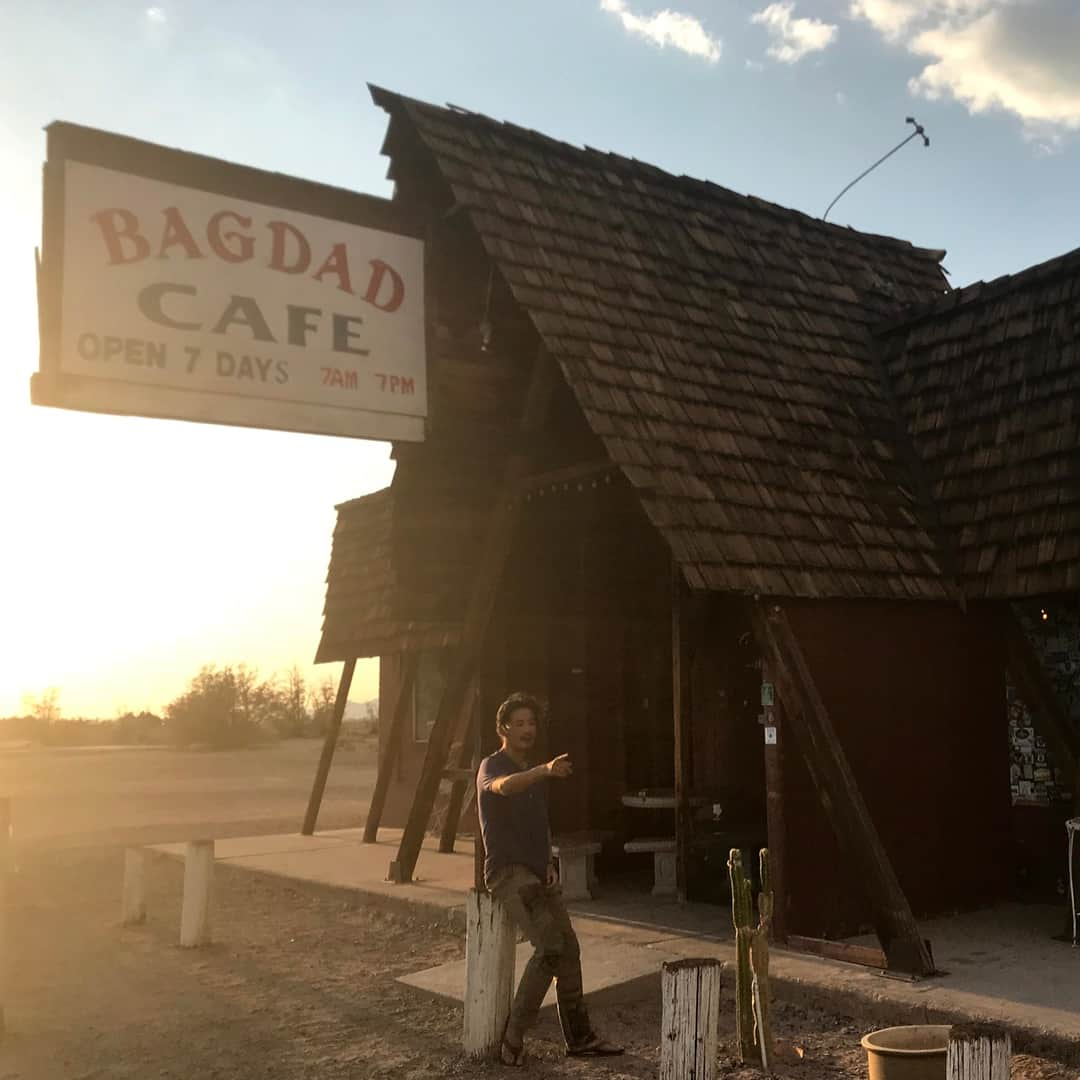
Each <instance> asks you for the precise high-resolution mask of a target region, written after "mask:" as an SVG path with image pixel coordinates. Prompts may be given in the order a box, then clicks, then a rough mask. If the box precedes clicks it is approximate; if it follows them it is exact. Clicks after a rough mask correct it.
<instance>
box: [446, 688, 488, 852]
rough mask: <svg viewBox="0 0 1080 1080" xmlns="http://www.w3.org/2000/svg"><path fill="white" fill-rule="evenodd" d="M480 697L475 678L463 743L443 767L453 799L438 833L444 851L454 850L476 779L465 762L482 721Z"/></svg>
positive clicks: (470, 754)
mask: <svg viewBox="0 0 1080 1080" xmlns="http://www.w3.org/2000/svg"><path fill="white" fill-rule="evenodd" d="M477 698H478V690H477V686H476V681H475V680H473V685H472V687H471V688H470V690H469V693H468V694H466V695H465V703H466V704H465V707H466V709H468V713H469V715H468V718H467V720H466V722H465V732H464V734H463V735H462V738H461V745H460V747H459V748H458V752H457V756H456V760H455V761H454V764H453V765H452V766H451V767H450V768H449V769H444V770H443V777H444V778H446V779H449V780H452V781H453V783H452V784H451V787H450V801H449V803H447V806H446V820H445V821H444V822H443V827H442V835H441V836H440V837H439V850H440V851H441V852H443V853H444V854H449V853H450V852H452V851H453V850H454V841H455V840H457V831H458V823H459V822H460V821H461V808H462V806H463V805H464V803H465V795H466V793H467V790H468V787H469V784H470V783H471V782H475V776H476V772H475V770H474V769H470V768H467V767H466V766H465V762H467V761H471V760H472V756H473V746H474V744H475V742H476V725H477V724H478V723H479V713H480V708H479V702H478V701H477Z"/></svg>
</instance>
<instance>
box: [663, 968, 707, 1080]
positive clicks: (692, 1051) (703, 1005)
mask: <svg viewBox="0 0 1080 1080" xmlns="http://www.w3.org/2000/svg"><path fill="white" fill-rule="evenodd" d="M720 972H721V964H720V961H719V960H714V959H706V960H675V961H668V962H667V963H665V964H664V965H663V967H662V968H661V994H662V1001H663V1016H662V1019H661V1021H660V1025H661V1026H660V1080H713V1077H714V1076H715V1075H716V1038H717V1026H718V1024H719V1021H720Z"/></svg>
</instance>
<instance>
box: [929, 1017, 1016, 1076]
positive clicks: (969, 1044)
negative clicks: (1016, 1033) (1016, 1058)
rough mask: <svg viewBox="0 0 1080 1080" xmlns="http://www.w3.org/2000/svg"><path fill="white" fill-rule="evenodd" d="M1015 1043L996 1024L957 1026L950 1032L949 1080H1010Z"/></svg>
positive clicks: (946, 1063)
mask: <svg viewBox="0 0 1080 1080" xmlns="http://www.w3.org/2000/svg"><path fill="white" fill-rule="evenodd" d="M1011 1056H1012V1044H1011V1040H1010V1039H1009V1033H1008V1032H1007V1031H1006V1030H1005V1029H1004V1028H1001V1027H997V1026H996V1025H994V1024H956V1025H955V1026H954V1027H953V1028H952V1030H951V1031H950V1032H949V1051H948V1054H947V1055H946V1058H945V1080H1009V1068H1010V1066H1009V1060H1010V1058H1011Z"/></svg>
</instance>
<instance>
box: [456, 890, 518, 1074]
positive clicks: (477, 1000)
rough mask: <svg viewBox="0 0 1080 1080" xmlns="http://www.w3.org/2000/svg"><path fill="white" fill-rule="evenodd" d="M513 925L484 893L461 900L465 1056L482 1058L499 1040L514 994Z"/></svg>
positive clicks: (499, 904) (490, 1051)
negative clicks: (463, 954)
mask: <svg viewBox="0 0 1080 1080" xmlns="http://www.w3.org/2000/svg"><path fill="white" fill-rule="evenodd" d="M516 938H517V935H516V934H515V932H514V925H513V923H512V922H511V921H510V916H509V915H508V914H507V912H506V908H505V906H504V905H503V904H502V903H500V902H499V901H498V900H496V899H495V898H494V897H493V896H491V894H490V893H483V892H478V891H477V890H476V889H471V890H470V891H469V895H468V898H467V899H466V901H465V1025H464V1032H463V1036H462V1044H463V1047H464V1050H465V1053H466V1054H468V1055H469V1056H470V1057H474V1058H481V1057H488V1056H491V1055H493V1054H494V1053H495V1051H496V1050H497V1049H498V1047H499V1044H500V1042H501V1041H502V1035H503V1029H504V1028H505V1026H506V1019H507V1017H508V1016H509V1015H510V1002H511V1001H512V1000H513V996H514V947H515V945H516V944H517V940H516Z"/></svg>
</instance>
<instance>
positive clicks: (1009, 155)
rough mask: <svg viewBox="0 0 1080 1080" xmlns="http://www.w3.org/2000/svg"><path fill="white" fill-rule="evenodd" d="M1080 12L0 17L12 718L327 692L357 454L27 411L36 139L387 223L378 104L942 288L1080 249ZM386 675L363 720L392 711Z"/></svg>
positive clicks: (2, 469) (356, 693)
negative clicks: (360, 197)
mask: <svg viewBox="0 0 1080 1080" xmlns="http://www.w3.org/2000/svg"><path fill="white" fill-rule="evenodd" d="M1077 55H1080V6H1078V5H1077V4H1076V0H793V2H778V3H765V2H764V0H751V2H742V0H726V2H716V0H674V2H673V4H672V5H671V6H668V7H665V6H662V5H660V4H656V3H653V2H651V0H545V2H544V3H534V2H528V0H513V2H507V0H458V2H457V3H453V4H451V3H447V2H445V0H444V2H437V0H386V2H383V0H351V2H348V3H344V2H341V3H326V2H319V0H309V2H308V3H307V4H305V5H302V6H298V5H294V4H272V3H266V2H265V0H263V2H262V3H259V4H255V3H248V2H246V0H233V2H222V0H216V2H214V3H210V2H206V0H160V2H154V3H150V4H147V3H145V2H143V3H136V2H119V0H97V2H95V3H93V4H87V3H84V2H81V0H72V2H67V3H65V2H60V0H36V2H34V3H30V2H28V0H0V195H2V198H0V240H2V243H0V290H2V294H3V298H4V299H3V308H4V312H5V318H4V331H5V332H4V346H5V347H4V349H3V352H2V354H0V506H2V507H3V508H4V518H3V526H2V528H0V715H8V714H11V713H16V712H20V711H22V709H23V707H24V705H25V703H26V701H27V697H28V695H31V696H34V695H40V694H41V693H42V692H44V691H45V690H46V689H48V688H52V687H55V688H56V689H58V691H59V703H60V707H61V709H62V711H63V713H64V714H65V715H69V716H76V715H85V716H100V717H108V716H112V715H115V714H116V713H117V712H119V711H124V710H126V709H135V710H138V709H142V708H151V709H155V710H157V709H161V708H162V707H163V706H164V705H165V704H166V703H167V702H169V701H170V700H172V699H173V698H174V697H176V696H177V694H179V693H180V692H181V691H182V690H183V688H184V687H185V686H186V684H187V682H188V680H189V679H190V678H191V676H192V675H194V674H195V672H196V671H197V670H198V668H199V667H201V666H202V665H203V664H207V663H215V664H218V665H222V664H230V663H231V664H236V663H247V664H248V665H250V666H252V667H255V668H257V669H258V670H259V671H260V673H262V674H263V675H265V676H270V675H273V674H274V673H275V672H284V671H285V670H286V669H288V668H289V667H291V666H292V665H293V664H294V663H295V664H298V665H300V666H301V668H302V669H303V670H304V671H305V672H306V673H307V674H308V675H309V676H310V677H311V678H312V679H314V680H321V679H323V678H325V677H327V676H330V677H332V678H334V679H336V678H337V676H338V673H339V670H340V665H336V664H332V665H320V666H319V667H318V668H316V667H314V666H312V664H311V661H312V658H313V657H314V653H315V649H316V647H317V644H318V636H319V630H320V625H321V611H322V602H323V590H324V577H325V573H326V565H327V561H328V557H329V551H330V537H331V532H332V529H333V525H334V519H335V514H334V506H335V504H337V503H339V502H341V501H343V500H346V499H349V498H354V497H356V496H358V495H362V494H365V493H367V492H369V491H373V490H376V489H378V488H380V487H382V486H384V485H385V484H387V483H388V482H389V481H390V479H391V477H392V475H393V463H392V461H391V460H390V453H389V450H390V448H389V446H388V445H387V444H384V443H377V442H372V441H363V440H354V439H344V438H335V437H328V436H315V435H299V434H289V433H283V432H271V431H259V430H249V429H238V428H236V429H234V428H225V427H217V426H212V425H201V424H192V423H185V422H179V421H167V420H150V419H140V418H134V417H112V416H101V415H93V414H80V413H74V412H65V411H60V410H54V409H48V408H43V407H40V406H32V405H31V404H30V398H29V379H30V375H31V373H32V372H33V371H34V370H35V369H36V367H37V323H36V319H37V315H36V299H35V293H34V272H33V266H34V263H33V259H34V248H35V245H37V244H38V243H39V242H40V229H41V210H40V206H41V179H40V178H41V163H42V161H43V159H44V153H45V137H44V132H43V128H44V127H45V125H47V124H48V123H50V122H52V121H54V120H66V121H70V122H74V123H80V124H86V125H90V126H93V127H98V128H103V129H105V130H108V131H115V132H119V133H121V134H125V135H131V136H135V137H137V138H141V139H146V140H149V141H152V142H157V143H162V144H164V145H167V146H173V147H178V148H180V149H184V150H189V151H193V152H197V153H202V154H208V155H211V156H216V157H221V158H225V159H226V160H230V161H236V162H239V163H242V164H245V165H251V166H255V167H258V168H264V169H269V170H274V171H278V172H284V173H288V174H292V175H294V176H299V177H302V178H305V179H310V180H317V181H321V182H325V183H330V184H334V185H338V186H341V187H346V188H351V189H353V190H356V191H363V192H368V193H371V194H375V195H379V196H383V197H390V195H391V194H392V191H391V187H390V185H389V184H388V182H387V181H386V179H385V172H386V161H385V159H384V158H383V157H381V156H380V146H381V142H382V137H383V134H384V132H385V127H386V117H385V114H384V113H383V112H382V111H381V110H379V109H377V108H376V107H375V106H374V105H373V104H372V103H371V100H370V97H369V94H368V91H367V84H368V83H375V84H378V85H382V86H385V87H388V88H390V89H393V90H396V91H399V92H402V93H404V94H407V95H409V96H412V97H416V98H420V99H422V100H427V101H432V102H436V103H441V104H445V103H453V104H455V105H459V106H462V107H464V108H468V109H471V110H474V111H476V112H482V113H485V114H487V115H490V116H494V117H496V118H498V119H500V120H511V121H513V122H514V123H517V124H520V125H522V126H524V127H529V128H534V129H536V130H539V131H543V132H545V133H546V134H549V135H551V136H554V137H556V138H560V139H564V140H566V141H568V142H571V143H574V144H577V145H588V146H592V147H596V148H600V149H604V150H614V151H617V152H619V153H621V154H625V155H627V156H631V157H636V158H639V159H642V160H645V161H650V162H652V163H654V164H656V165H659V166H660V167H662V168H665V169H667V170H669V171H671V172H674V173H679V174H688V175H691V176H695V177H700V178H705V179H709V180H711V181H713V182H714V183H717V184H720V185H723V186H725V187H728V188H731V189H734V190H735V191H739V192H743V193H748V194H753V195H757V196H759V197H761V198H764V199H768V200H771V201H774V202H777V203H780V204H782V205H785V206H790V207H794V208H796V209H799V210H801V211H803V212H805V213H808V214H811V215H814V216H821V214H822V213H823V212H824V210H825V208H826V207H827V206H828V204H829V202H830V201H831V200H832V199H833V197H834V196H835V195H836V194H837V193H838V192H839V191H840V190H841V189H842V188H843V187H844V185H845V184H847V183H848V182H849V181H850V180H852V179H854V177H856V176H857V175H858V174H859V173H860V172H862V170H863V169H865V168H866V167H867V166H868V165H870V164H871V163H873V162H874V161H875V160H876V159H877V158H879V157H880V156H881V155H882V154H884V153H885V152H886V151H887V150H889V149H890V148H892V147H893V146H894V145H895V144H896V143H897V142H899V141H900V140H901V139H903V138H905V137H906V135H907V134H909V133H910V132H911V130H912V128H911V126H910V125H908V124H907V123H906V122H905V120H906V117H909V116H911V117H914V118H915V119H916V120H917V121H918V122H919V123H921V124H922V125H923V126H924V127H925V129H926V133H927V135H928V136H929V138H930V146H929V148H925V147H924V146H923V145H922V143H921V141H919V140H914V141H912V142H911V143H909V144H908V145H907V146H905V147H904V148H903V150H901V151H900V152H899V153H898V154H896V155H895V156H894V157H892V158H891V159H890V160H889V161H888V162H887V163H886V164H884V165H882V166H881V168H879V169H877V170H876V171H875V172H873V173H872V174H871V175H870V176H869V177H868V178H867V179H865V180H863V181H862V182H861V183H860V184H858V185H857V186H856V187H855V188H854V189H853V190H852V191H851V192H849V193H848V194H846V195H845V196H844V197H843V199H842V200H840V202H839V203H837V205H836V207H835V208H834V209H833V210H832V211H831V213H830V215H829V220H831V221H835V222H838V223H840V224H846V225H850V226H852V227H854V228H858V229H862V230H866V231H869V232H874V233H883V234H889V235H894V236H899V237H902V238H904V239H908V240H911V241H912V242H913V243H916V244H919V245H922V246H926V247H931V248H944V249H946V250H947V252H948V254H947V256H946V258H945V266H946V269H947V270H948V271H949V274H950V280H951V281H952V283H953V284H954V285H964V284H968V283H970V282H972V281H975V280H979V279H982V280H989V279H992V278H994V277H997V276H999V275H1001V274H1006V273H1012V272H1015V271H1017V270H1020V269H1022V268H1024V267H1025V266H1029V265H1031V264H1033V263H1036V262H1040V261H1043V260H1045V259H1048V258H1052V257H1053V256H1055V255H1057V254H1060V253H1062V252H1064V251H1067V250H1070V249H1072V248H1074V247H1077V246H1080V213H1078V210H1077V206H1078V204H1077V191H1078V190H1080V65H1078V64H1076V63H1075V57H1076V56H1077ZM377 678H378V666H377V661H365V662H362V663H361V664H360V665H358V667H357V674H356V678H355V680H354V686H353V691H352V694H351V697H352V699H353V700H358V701H362V700H366V699H368V698H371V697H375V696H376V695H377V693H378V688H377Z"/></svg>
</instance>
